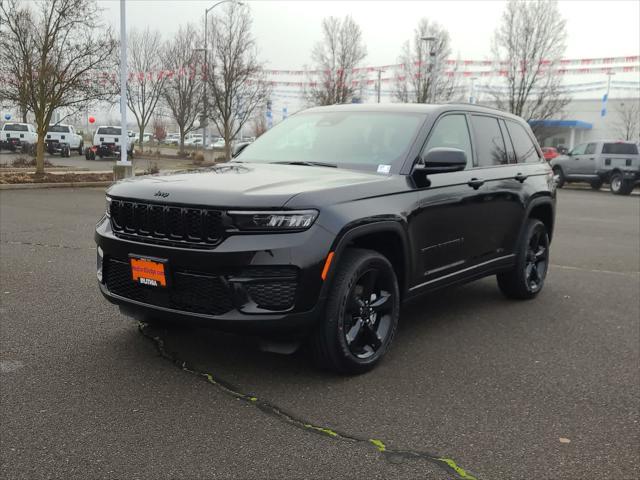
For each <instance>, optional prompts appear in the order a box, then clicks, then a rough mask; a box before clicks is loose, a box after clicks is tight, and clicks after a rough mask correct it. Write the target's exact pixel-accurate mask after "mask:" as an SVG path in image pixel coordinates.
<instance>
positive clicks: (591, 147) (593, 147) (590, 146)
mask: <svg viewBox="0 0 640 480" xmlns="http://www.w3.org/2000/svg"><path fill="white" fill-rule="evenodd" d="M584 153H585V155H593V154H594V153H596V144H595V143H589V144H588V145H587V148H586V150H585V151H584Z"/></svg>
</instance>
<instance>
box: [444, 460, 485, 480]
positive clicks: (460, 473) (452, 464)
mask: <svg viewBox="0 0 640 480" xmlns="http://www.w3.org/2000/svg"><path fill="white" fill-rule="evenodd" d="M436 460H439V461H441V462H444V463H446V464H447V465H449V466H450V467H451V468H453V470H454V471H455V472H456V473H457V474H458V476H459V477H460V478H462V479H464V480H478V479H477V478H476V477H474V476H473V475H471V474H470V473H467V471H466V470H465V469H464V468H462V467H460V466H458V464H457V463H456V462H454V461H453V460H451V459H450V458H437V459H436Z"/></svg>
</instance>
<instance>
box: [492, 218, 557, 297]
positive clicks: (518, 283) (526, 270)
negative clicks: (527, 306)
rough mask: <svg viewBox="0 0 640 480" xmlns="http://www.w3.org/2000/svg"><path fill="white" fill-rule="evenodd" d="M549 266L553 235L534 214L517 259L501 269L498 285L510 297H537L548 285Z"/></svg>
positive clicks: (520, 244)
mask: <svg viewBox="0 0 640 480" xmlns="http://www.w3.org/2000/svg"><path fill="white" fill-rule="evenodd" d="M548 270H549V235H548V233H547V227H545V225H544V223H542V222H541V221H540V220H536V219H535V218H530V219H529V220H528V222H527V225H526V228H525V231H524V233H523V235H522V237H521V239H520V243H519V245H518V252H517V254H516V263H515V265H514V266H513V268H512V269H511V270H509V271H506V272H503V273H499V274H498V275H497V276H496V277H497V279H498V287H499V288H500V291H501V292H502V293H503V294H504V295H505V296H506V297H507V298H515V299H519V300H527V299H530V298H534V297H535V296H536V295H538V294H539V293H540V291H541V290H542V287H543V286H544V280H545V278H546V276H547V272H548Z"/></svg>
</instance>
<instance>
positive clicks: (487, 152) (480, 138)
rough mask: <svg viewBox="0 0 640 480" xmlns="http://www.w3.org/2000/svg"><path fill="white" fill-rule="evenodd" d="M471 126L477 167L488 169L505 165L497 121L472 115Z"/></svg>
mask: <svg viewBox="0 0 640 480" xmlns="http://www.w3.org/2000/svg"><path fill="white" fill-rule="evenodd" d="M471 124H472V125H473V133H474V138H475V140H476V143H475V144H476V147H477V152H476V153H477V155H478V166H480V167H488V166H491V165H503V164H505V163H507V153H506V150H505V146H504V139H503V138H502V132H501V131H500V127H499V125H498V120H497V119H496V118H494V117H485V116H482V115H473V116H472V117H471Z"/></svg>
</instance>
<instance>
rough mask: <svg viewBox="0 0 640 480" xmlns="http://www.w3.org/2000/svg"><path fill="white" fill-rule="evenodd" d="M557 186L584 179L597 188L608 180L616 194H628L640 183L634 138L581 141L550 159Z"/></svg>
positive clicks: (639, 168)
mask: <svg viewBox="0 0 640 480" xmlns="http://www.w3.org/2000/svg"><path fill="white" fill-rule="evenodd" d="M551 166H552V168H553V172H554V174H555V176H556V181H557V183H558V186H559V187H562V186H563V185H564V184H565V183H572V182H583V183H588V184H590V185H591V188H593V189H595V190H599V189H600V187H602V184H603V183H609V185H610V189H611V192H612V193H614V194H616V195H629V194H630V193H631V191H632V190H633V188H634V187H635V186H636V185H638V183H640V155H638V146H637V145H636V144H635V143H633V142H625V141H620V140H598V141H593V142H589V143H581V144H580V145H577V146H575V147H574V148H573V149H572V150H571V151H570V152H568V153H567V155H563V156H559V157H557V158H555V159H553V160H552V161H551Z"/></svg>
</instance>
